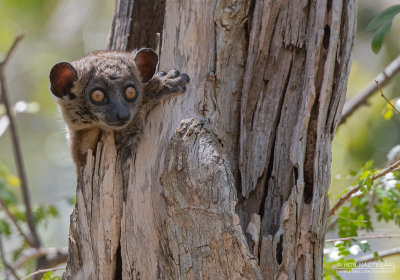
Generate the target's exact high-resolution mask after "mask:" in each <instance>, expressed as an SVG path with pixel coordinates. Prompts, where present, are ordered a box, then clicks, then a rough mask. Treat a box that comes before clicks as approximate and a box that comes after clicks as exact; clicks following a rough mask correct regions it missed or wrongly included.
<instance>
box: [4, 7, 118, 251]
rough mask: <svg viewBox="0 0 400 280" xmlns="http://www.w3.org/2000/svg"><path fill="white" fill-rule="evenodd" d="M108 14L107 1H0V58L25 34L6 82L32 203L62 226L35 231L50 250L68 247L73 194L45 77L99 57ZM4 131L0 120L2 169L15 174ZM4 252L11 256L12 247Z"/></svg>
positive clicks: (60, 129) (62, 130)
mask: <svg viewBox="0 0 400 280" xmlns="http://www.w3.org/2000/svg"><path fill="white" fill-rule="evenodd" d="M113 11H114V1H110V0H85V1H80V0H60V1H55V0H0V56H3V55H4V53H5V52H7V51H8V49H9V48H10V46H11V44H12V42H13V41H14V39H15V37H16V36H17V35H19V34H25V37H24V39H23V40H22V41H21V43H20V44H19V45H18V47H17V49H16V51H15V53H14V55H13V56H12V59H11V60H10V63H9V64H8V66H7V67H6V73H5V76H6V79H7V87H8V92H9V99H10V101H11V103H12V104H14V105H15V109H16V111H17V112H21V113H18V114H17V116H16V124H17V128H18V133H19V135H20V139H21V146H22V153H23V157H24V161H25V168H26V172H27V177H28V181H29V186H30V189H31V195H32V202H33V204H34V205H38V204H39V205H46V204H53V205H55V206H56V207H58V209H59V214H60V218H59V219H52V220H51V221H47V222H45V224H44V226H41V227H39V231H40V235H41V236H42V238H43V240H44V243H45V245H46V246H48V247H51V246H55V247H63V246H66V245H67V234H68V227H69V215H70V214H71V212H72V207H71V205H70V204H68V203H67V200H68V199H69V198H71V197H73V196H74V195H75V186H76V185H75V168H74V166H73V163H72V161H71V157H70V153H69V151H68V148H67V144H66V138H65V127H64V122H63V121H62V119H61V117H60V114H59V112H58V108H57V106H56V103H55V102H54V100H53V99H52V95H51V93H50V91H49V78H48V77H49V71H50V69H51V67H52V66H53V65H54V64H56V63H57V62H60V61H72V60H74V59H77V58H80V57H81V56H82V55H83V54H85V53H88V52H90V51H93V50H98V49H104V48H105V45H106V42H107V35H108V31H109V28H110V26H111V20H112V15H113ZM3 114H4V108H1V106H0V116H1V115H3ZM4 128H5V123H4V119H3V121H2V119H0V135H1V136H0V163H3V164H5V165H6V166H7V167H8V169H9V170H10V171H11V172H12V173H13V174H17V173H16V168H15V162H14V158H13V154H12V149H11V143H10V134H9V130H8V129H7V130H6V131H4ZM11 241H12V240H11ZM6 246H7V251H8V252H10V251H12V249H13V242H7V244H6Z"/></svg>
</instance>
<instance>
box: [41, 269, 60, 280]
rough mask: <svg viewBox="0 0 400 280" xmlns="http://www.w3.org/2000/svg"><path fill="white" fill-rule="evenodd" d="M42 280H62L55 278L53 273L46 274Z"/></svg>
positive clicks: (58, 277)
mask: <svg viewBox="0 0 400 280" xmlns="http://www.w3.org/2000/svg"><path fill="white" fill-rule="evenodd" d="M42 280H61V277H60V276H54V275H53V273H52V272H51V271H48V272H46V273H45V274H43V277H42Z"/></svg>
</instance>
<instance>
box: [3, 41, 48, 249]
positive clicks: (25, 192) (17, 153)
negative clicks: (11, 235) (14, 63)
mask: <svg viewBox="0 0 400 280" xmlns="http://www.w3.org/2000/svg"><path fill="white" fill-rule="evenodd" d="M21 39H22V36H18V37H17V38H16V39H15V41H14V43H13V45H12V46H11V48H10V50H9V51H8V53H7V55H6V57H5V59H4V60H3V61H2V62H1V63H0V83H1V88H0V89H1V98H2V101H3V104H4V106H5V108H6V114H7V117H8V119H9V122H10V124H9V125H10V133H11V138H12V146H13V152H14V157H15V161H16V165H17V171H18V176H19V178H20V180H21V190H22V196H23V200H24V204H25V211H26V219H27V223H28V227H29V230H30V232H31V235H32V239H33V244H34V246H35V247H36V248H40V245H41V242H40V239H39V235H38V234H37V231H36V226H35V223H34V220H33V214H32V207H31V201H30V193H29V188H28V181H27V178H26V174H25V168H24V163H23V160H22V153H21V147H20V142H19V137H18V133H17V128H16V126H15V121H14V116H13V114H12V112H11V106H10V103H9V101H8V96H7V91H6V86H5V79H4V73H3V70H4V66H5V65H6V63H7V61H8V60H9V58H10V57H11V54H12V52H13V51H14V49H15V48H16V46H17V44H18V42H19V41H20V40H21Z"/></svg>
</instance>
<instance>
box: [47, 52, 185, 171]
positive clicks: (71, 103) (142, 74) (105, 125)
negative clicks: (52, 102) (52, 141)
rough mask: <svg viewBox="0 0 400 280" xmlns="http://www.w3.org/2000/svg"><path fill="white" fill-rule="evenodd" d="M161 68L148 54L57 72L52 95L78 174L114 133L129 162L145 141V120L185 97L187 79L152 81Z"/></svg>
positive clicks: (103, 58)
mask: <svg viewBox="0 0 400 280" xmlns="http://www.w3.org/2000/svg"><path fill="white" fill-rule="evenodd" d="M157 64H158V55H157V54H156V53H155V52H154V51H153V50H152V49H147V48H144V49H140V50H139V51H137V52H136V53H128V52H113V51H96V52H93V53H91V54H89V55H87V56H85V57H83V58H81V59H79V60H76V61H73V62H71V63H68V62H60V63H57V64H56V65H54V66H53V68H52V69H51V71H50V84H51V86H50V90H51V92H52V93H53V95H54V96H55V99H56V101H57V103H58V106H59V108H60V111H61V114H62V116H63V118H64V120H65V122H66V124H67V131H68V139H69V148H70V150H71V153H72V158H73V161H74V163H75V165H76V169H77V172H79V170H80V168H81V167H82V166H83V164H84V162H85V160H86V154H87V151H88V150H89V149H92V150H93V149H94V148H95V145H96V143H97V142H98V140H99V137H100V135H101V131H110V130H113V131H114V132H115V139H116V144H117V149H125V151H124V152H123V156H124V157H125V160H126V158H127V157H129V155H130V154H131V151H132V148H135V147H136V146H137V144H138V141H139V139H140V136H141V135H142V132H143V128H144V126H145V119H146V114H147V113H148V112H149V111H150V110H151V109H152V108H153V107H154V106H155V105H156V104H157V103H159V102H160V100H162V99H163V98H166V97H171V96H173V95H174V94H176V93H183V92H185V91H186V87H185V85H186V84H187V83H189V76H188V75H187V74H180V73H179V71H177V70H171V71H169V72H168V73H165V72H159V73H158V74H156V75H154V74H155V72H156V67H157ZM120 145H123V146H120Z"/></svg>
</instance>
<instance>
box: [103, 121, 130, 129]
mask: <svg viewBox="0 0 400 280" xmlns="http://www.w3.org/2000/svg"><path fill="white" fill-rule="evenodd" d="M128 123H129V122H126V121H120V122H107V125H109V126H111V127H113V128H116V129H122V128H124V127H126V126H127V125H128Z"/></svg>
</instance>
